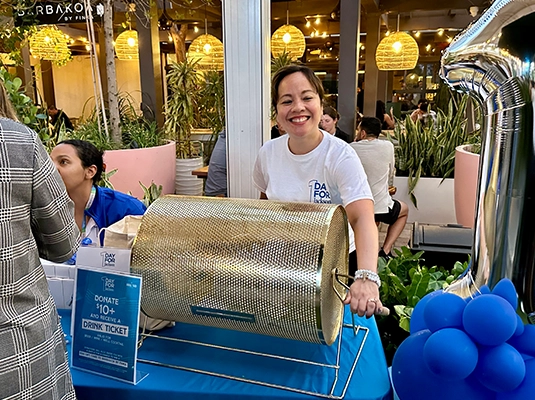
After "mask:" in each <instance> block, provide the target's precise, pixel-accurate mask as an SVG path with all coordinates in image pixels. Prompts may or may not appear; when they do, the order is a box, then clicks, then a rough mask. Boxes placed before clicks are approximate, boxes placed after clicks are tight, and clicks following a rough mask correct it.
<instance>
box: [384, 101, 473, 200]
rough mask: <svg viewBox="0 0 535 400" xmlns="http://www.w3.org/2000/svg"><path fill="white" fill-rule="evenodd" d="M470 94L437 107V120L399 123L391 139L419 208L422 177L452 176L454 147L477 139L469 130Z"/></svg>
mask: <svg viewBox="0 0 535 400" xmlns="http://www.w3.org/2000/svg"><path fill="white" fill-rule="evenodd" d="M467 102H468V95H465V96H463V97H462V98H461V101H460V102H459V103H458V104H457V106H456V107H454V103H453V100H450V102H449V104H448V109H447V111H446V112H444V111H442V110H440V109H439V110H438V112H437V116H436V121H432V120H429V121H428V122H427V123H421V122H420V121H417V122H413V120H412V119H411V118H410V116H407V117H406V118H405V121H404V124H399V123H398V124H396V127H395V129H394V134H393V135H391V134H389V139H390V140H391V141H392V142H393V143H394V147H395V155H396V170H397V173H398V175H400V176H407V177H408V186H409V197H410V198H411V201H412V202H413V204H414V205H415V207H418V200H417V198H416V196H415V195H414V190H415V188H416V185H417V184H418V181H419V180H420V178H421V177H435V178H450V177H452V176H453V172H454V161H455V148H456V147H457V146H460V145H462V144H469V143H472V142H474V141H476V139H477V138H476V135H473V134H472V133H471V132H468V131H467V129H466V126H467V118H466V113H465V111H466V105H467Z"/></svg>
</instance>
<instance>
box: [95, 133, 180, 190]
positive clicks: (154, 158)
mask: <svg viewBox="0 0 535 400" xmlns="http://www.w3.org/2000/svg"><path fill="white" fill-rule="evenodd" d="M175 159H176V146H175V142H169V143H167V144H165V145H163V146H157V147H148V148H143V149H128V150H109V151H106V152H105V153H104V162H105V163H106V171H107V172H110V171H112V170H114V169H117V172H116V173H115V174H114V175H113V176H112V177H111V178H110V181H111V183H112V185H113V187H114V189H115V190H118V191H120V192H123V193H128V192H131V193H132V195H133V196H134V197H137V198H138V199H142V198H143V195H144V193H143V188H142V187H141V185H140V184H139V182H142V183H143V185H145V186H146V187H149V186H150V185H151V183H152V182H154V183H155V184H156V185H157V186H159V185H162V195H163V194H169V193H174V192H175Z"/></svg>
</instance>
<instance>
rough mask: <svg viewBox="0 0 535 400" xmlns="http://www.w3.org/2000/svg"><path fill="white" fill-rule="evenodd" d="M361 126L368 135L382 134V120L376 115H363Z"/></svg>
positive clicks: (376, 135) (377, 135)
mask: <svg viewBox="0 0 535 400" xmlns="http://www.w3.org/2000/svg"><path fill="white" fill-rule="evenodd" d="M359 128H360V129H362V130H363V131H364V132H366V135H367V136H374V137H379V135H380V134H381V121H379V119H378V118H375V117H362V120H361V121H360V124H359Z"/></svg>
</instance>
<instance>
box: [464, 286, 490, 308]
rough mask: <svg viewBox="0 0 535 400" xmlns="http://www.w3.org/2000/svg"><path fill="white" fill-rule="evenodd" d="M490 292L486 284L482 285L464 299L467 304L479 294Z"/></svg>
mask: <svg viewBox="0 0 535 400" xmlns="http://www.w3.org/2000/svg"><path fill="white" fill-rule="evenodd" d="M490 293H491V291H490V289H489V287H488V286H487V285H483V286H481V287H480V288H479V289H477V291H476V292H475V293H474V294H472V295H471V296H469V297H467V298H466V299H464V300H465V301H466V303H467V304H468V303H470V302H471V301H472V300H474V299H475V298H476V297H477V296H481V295H482V294H490Z"/></svg>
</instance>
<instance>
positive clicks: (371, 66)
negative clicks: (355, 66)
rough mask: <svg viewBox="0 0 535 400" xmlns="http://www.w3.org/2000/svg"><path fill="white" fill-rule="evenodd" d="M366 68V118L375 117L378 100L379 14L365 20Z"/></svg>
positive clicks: (369, 15) (364, 112)
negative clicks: (376, 53)
mask: <svg viewBox="0 0 535 400" xmlns="http://www.w3.org/2000/svg"><path fill="white" fill-rule="evenodd" d="M366 26H367V31H366V48H367V51H366V67H365V71H366V73H365V78H364V82H365V86H364V111H363V114H364V115H365V116H367V117H370V116H372V117H374V116H375V106H376V103H377V99H378V82H379V69H378V68H377V64H376V63H375V49H376V48H377V45H378V44H379V40H380V32H381V31H380V27H381V14H368V18H367V20H366Z"/></svg>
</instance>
